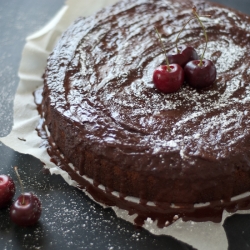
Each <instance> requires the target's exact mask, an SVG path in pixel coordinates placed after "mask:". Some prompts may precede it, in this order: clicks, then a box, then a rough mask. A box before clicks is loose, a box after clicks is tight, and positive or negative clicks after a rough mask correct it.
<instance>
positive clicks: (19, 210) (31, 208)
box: [0, 174, 42, 226]
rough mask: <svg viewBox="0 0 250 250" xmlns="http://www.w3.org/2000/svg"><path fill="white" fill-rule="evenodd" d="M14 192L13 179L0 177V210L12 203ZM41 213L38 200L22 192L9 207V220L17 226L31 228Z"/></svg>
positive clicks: (30, 193) (5, 176) (30, 194)
mask: <svg viewBox="0 0 250 250" xmlns="http://www.w3.org/2000/svg"><path fill="white" fill-rule="evenodd" d="M18 176H19V175H18ZM21 186H22V185H21ZM15 192H16V188H15V183H14V181H13V179H12V178H11V177H9V176H7V175H3V174H2V175H0V209H1V208H5V207H7V206H8V205H10V204H11V203H12V199H13V197H14V195H15ZM41 212H42V206H41V202H40V200H39V198H38V197H37V196H36V195H34V194H33V193H32V192H25V193H24V192H23V193H22V194H21V195H20V196H19V197H18V198H17V200H16V201H15V202H14V203H13V204H12V205H11V208H10V218H11V220H12V221H13V222H14V223H16V224H17V225H19V226H32V225H34V224H36V223H37V221H38V220H39V218H40V216H41Z"/></svg>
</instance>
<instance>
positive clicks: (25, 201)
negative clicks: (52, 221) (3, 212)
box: [10, 192, 42, 226]
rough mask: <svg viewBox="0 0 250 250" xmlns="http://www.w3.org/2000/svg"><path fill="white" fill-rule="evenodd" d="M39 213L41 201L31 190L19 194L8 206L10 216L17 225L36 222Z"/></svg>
mask: <svg viewBox="0 0 250 250" xmlns="http://www.w3.org/2000/svg"><path fill="white" fill-rule="evenodd" d="M41 213H42V206H41V202H40V200H39V198H37V196H35V195H34V194H33V193H32V192H27V193H24V194H21V195H20V196H19V197H18V198H17V200H16V201H15V202H14V203H13V204H12V206H11V208H10V218H11V220H12V221H13V222H14V223H16V224H17V225H19V226H32V225H34V224H36V223H37V221H38V220H39V218H40V216H41Z"/></svg>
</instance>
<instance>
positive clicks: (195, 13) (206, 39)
mask: <svg viewBox="0 0 250 250" xmlns="http://www.w3.org/2000/svg"><path fill="white" fill-rule="evenodd" d="M193 14H194V15H195V17H196V19H197V20H198V22H199V23H200V25H201V27H202V29H203V32H204V36H205V41H206V44H205V47H204V50H203V53H202V56H201V59H200V63H199V64H198V65H199V66H202V60H203V58H204V55H205V52H206V49H207V42H208V38H207V32H206V29H205V27H204V25H203V23H202V21H201V19H200V17H199V15H198V13H197V12H196V7H193Z"/></svg>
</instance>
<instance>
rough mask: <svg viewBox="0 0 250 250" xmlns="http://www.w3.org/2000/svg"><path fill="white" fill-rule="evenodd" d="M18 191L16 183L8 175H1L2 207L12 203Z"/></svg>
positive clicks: (0, 194)
mask: <svg viewBox="0 0 250 250" xmlns="http://www.w3.org/2000/svg"><path fill="white" fill-rule="evenodd" d="M15 192H16V188H15V183H14V182H13V180H12V179H11V178H10V177H9V176H7V175H0V208H3V207H6V206H7V205H8V204H10V202H11V200H12V198H13V197H14V195H15Z"/></svg>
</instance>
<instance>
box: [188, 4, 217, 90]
mask: <svg viewBox="0 0 250 250" xmlns="http://www.w3.org/2000/svg"><path fill="white" fill-rule="evenodd" d="M193 14H194V16H195V18H196V19H197V20H198V22H199V23H200V25H201V27H202V29H203V32H204V36H205V40H206V44H205V48H204V50H203V53H202V56H201V59H200V60H193V61H190V62H188V63H187V64H186V66H185V67H184V74H185V79H186V81H187V83H188V84H189V85H191V86H193V87H195V88H205V87H208V86H210V85H211V84H213V83H214V81H215V79H216V74H217V73H216V68H215V65H214V63H213V62H212V61H210V60H206V59H204V54H205V51H206V48H207V43H208V38H207V32H206V29H205V27H204V25H203V23H202V21H201V20H200V17H199V15H198V14H197V12H196V7H193Z"/></svg>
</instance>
